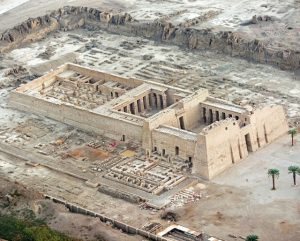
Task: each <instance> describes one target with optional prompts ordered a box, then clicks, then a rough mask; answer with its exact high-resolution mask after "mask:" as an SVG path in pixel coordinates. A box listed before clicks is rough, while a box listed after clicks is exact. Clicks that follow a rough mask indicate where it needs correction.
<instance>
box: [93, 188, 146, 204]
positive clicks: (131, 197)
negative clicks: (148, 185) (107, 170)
mask: <svg viewBox="0 0 300 241" xmlns="http://www.w3.org/2000/svg"><path fill="white" fill-rule="evenodd" d="M98 191H99V192H102V193H105V194H108V195H110V196H112V197H116V198H120V199H123V200H126V201H128V202H132V203H140V202H145V201H146V200H145V199H144V198H142V197H140V196H138V195H135V194H132V193H127V192H124V191H121V190H118V189H115V188H112V187H109V186H107V185H103V184H101V185H100V186H99V188H98Z"/></svg>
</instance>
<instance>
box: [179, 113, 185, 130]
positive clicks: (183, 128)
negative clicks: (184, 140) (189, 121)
mask: <svg viewBox="0 0 300 241" xmlns="http://www.w3.org/2000/svg"><path fill="white" fill-rule="evenodd" d="M179 125H180V129H182V130H185V126H184V120H183V116H181V117H179Z"/></svg>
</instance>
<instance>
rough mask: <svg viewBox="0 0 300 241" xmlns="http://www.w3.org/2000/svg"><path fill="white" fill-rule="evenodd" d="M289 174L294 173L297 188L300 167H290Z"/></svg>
mask: <svg viewBox="0 0 300 241" xmlns="http://www.w3.org/2000/svg"><path fill="white" fill-rule="evenodd" d="M288 170H289V173H293V179H294V185H295V186H296V184H297V183H296V174H298V175H299V174H300V167H298V166H289V168H288Z"/></svg>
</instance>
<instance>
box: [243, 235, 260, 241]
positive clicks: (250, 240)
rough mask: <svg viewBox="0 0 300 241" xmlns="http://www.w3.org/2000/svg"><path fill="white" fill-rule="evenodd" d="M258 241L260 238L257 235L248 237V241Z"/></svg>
mask: <svg viewBox="0 0 300 241" xmlns="http://www.w3.org/2000/svg"><path fill="white" fill-rule="evenodd" d="M257 240H258V236H257V235H255V234H250V235H248V236H247V237H246V241H257Z"/></svg>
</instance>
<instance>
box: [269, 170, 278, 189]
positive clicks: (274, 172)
mask: <svg viewBox="0 0 300 241" xmlns="http://www.w3.org/2000/svg"><path fill="white" fill-rule="evenodd" d="M268 176H271V177H272V182H273V187H272V190H276V188H275V177H277V178H279V170H278V169H276V168H271V169H269V170H268Z"/></svg>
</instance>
